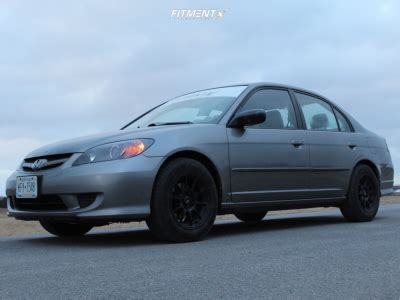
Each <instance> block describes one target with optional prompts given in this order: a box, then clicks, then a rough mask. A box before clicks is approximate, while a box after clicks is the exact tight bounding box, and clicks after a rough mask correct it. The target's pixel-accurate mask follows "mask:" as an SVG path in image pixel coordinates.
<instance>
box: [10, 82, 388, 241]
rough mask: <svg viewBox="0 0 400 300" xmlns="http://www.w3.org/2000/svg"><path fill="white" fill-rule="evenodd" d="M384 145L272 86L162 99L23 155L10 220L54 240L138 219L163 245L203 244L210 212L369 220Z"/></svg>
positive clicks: (382, 173)
mask: <svg viewBox="0 0 400 300" xmlns="http://www.w3.org/2000/svg"><path fill="white" fill-rule="evenodd" d="M393 173H394V171H393V164H392V161H391V156H390V153H389V149H388V147H387V144H386V142H385V139H383V138H382V137H379V136H377V135H376V134H374V133H372V132H370V131H368V130H367V129H365V128H364V127H363V126H362V125H360V124H359V123H358V122H357V121H356V120H355V119H354V118H352V117H351V116H350V115H349V114H347V113H346V112H345V111H344V110H343V109H341V108H340V107H339V106H337V105H335V104H334V103H332V102H331V101H329V100H327V99H326V98H324V97H323V96H321V95H318V94H316V93H313V92H310V91H307V90H304V89H300V88H295V87H290V86H286V85H279V84H270V83H253V84H244V85H235V86H225V87H219V88H213V89H207V90H201V91H197V92H193V93H189V94H186V95H183V96H180V97H177V98H174V99H172V100H170V101H168V102H165V103H163V104H161V105H159V106H157V107H155V108H154V109H152V110H150V111H148V112H147V113H145V114H143V115H141V116H140V117H138V118H137V119H135V120H133V121H132V122H131V123H129V124H128V125H126V126H124V127H123V128H122V129H121V130H118V131H115V132H109V133H104V134H98V135H93V136H88V137H83V138H78V139H74V140H68V141H63V142H59V143H56V144H52V145H48V146H45V147H42V148H40V149H37V150H35V151H33V152H31V153H30V154H28V155H27V156H26V157H25V158H24V160H23V162H22V163H21V166H20V167H19V169H18V170H17V171H16V172H15V173H14V174H12V175H11V177H10V178H9V179H8V181H7V190H6V194H7V197H8V201H7V206H8V214H9V216H11V217H15V218H16V219H19V220H37V221H39V222H40V223H41V224H42V226H43V227H44V228H45V229H46V230H47V231H48V232H50V233H52V234H54V235H58V236H72V235H83V234H85V233H87V232H88V231H89V230H91V229H92V228H93V227H94V226H102V225H106V224H110V223H113V222H130V221H143V220H145V221H146V222H147V224H148V226H149V228H150V229H151V231H152V232H153V233H154V235H155V236H156V237H158V238H160V239H162V240H164V241H173V242H184V241H194V240H198V239H201V238H203V237H204V236H205V235H206V234H207V233H208V232H209V230H210V229H211V227H212V225H213V223H214V220H215V217H216V215H218V214H227V213H233V214H235V215H236V217H237V218H239V219H240V220H242V221H244V222H256V221H260V220H261V219H263V218H264V217H265V215H266V213H267V212H268V211H270V210H281V209H293V208H307V207H319V206H323V207H328V206H334V207H338V208H340V210H341V211H342V213H343V215H344V217H345V218H346V219H347V220H349V221H354V222H364V221H370V220H372V219H373V218H374V217H375V215H376V213H377V211H378V208H379V199H380V197H381V196H382V195H385V194H389V193H391V192H392V191H393Z"/></svg>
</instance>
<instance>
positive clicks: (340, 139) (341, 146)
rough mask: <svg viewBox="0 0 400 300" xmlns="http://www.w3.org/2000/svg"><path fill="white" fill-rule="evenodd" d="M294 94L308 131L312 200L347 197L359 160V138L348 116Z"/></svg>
mask: <svg viewBox="0 0 400 300" xmlns="http://www.w3.org/2000/svg"><path fill="white" fill-rule="evenodd" d="M294 94H295V97H296V99H297V102H298V104H299V106H300V111H301V113H302V117H303V118H304V123H305V126H306V129H307V139H308V142H309V147H310V167H311V176H310V191H311V192H312V194H313V196H312V197H313V198H336V197H343V196H345V194H346V190H347V185H348V182H349V178H350V173H351V169H352V167H353V166H354V163H355V161H356V160H357V158H358V156H359V151H358V146H359V141H358V135H357V134H356V133H354V132H353V130H352V128H351V125H350V123H349V122H348V120H347V119H346V118H345V117H344V115H343V114H342V113H341V112H340V111H338V110H337V109H335V112H334V108H333V107H332V106H331V104H330V103H328V102H327V101H325V100H324V99H322V98H319V97H317V96H314V95H311V94H306V93H302V92H295V93H294ZM336 116H337V117H338V118H336Z"/></svg>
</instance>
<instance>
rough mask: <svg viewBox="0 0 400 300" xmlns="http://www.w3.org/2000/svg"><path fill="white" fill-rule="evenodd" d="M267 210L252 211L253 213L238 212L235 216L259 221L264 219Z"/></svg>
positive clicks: (240, 218)
mask: <svg viewBox="0 0 400 300" xmlns="http://www.w3.org/2000/svg"><path fill="white" fill-rule="evenodd" d="M266 214H267V211H261V212H251V213H236V214H235V217H236V218H238V219H239V220H240V221H243V222H259V221H261V220H262V219H264V217H265V215H266Z"/></svg>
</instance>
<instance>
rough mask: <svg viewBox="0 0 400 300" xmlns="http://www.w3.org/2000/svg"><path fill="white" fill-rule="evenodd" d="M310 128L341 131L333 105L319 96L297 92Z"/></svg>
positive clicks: (297, 97)
mask: <svg viewBox="0 0 400 300" xmlns="http://www.w3.org/2000/svg"><path fill="white" fill-rule="evenodd" d="M295 95H296V99H297V101H298V102H299V104H300V107H301V110H302V111H303V115H304V119H305V121H306V125H307V129H308V130H319V131H339V128H338V125H337V122H336V118H335V115H334V114H333V110H332V107H331V106H330V105H329V104H328V103H326V102H325V101H322V100H320V99H318V98H315V97H311V96H308V95H305V94H301V93H295Z"/></svg>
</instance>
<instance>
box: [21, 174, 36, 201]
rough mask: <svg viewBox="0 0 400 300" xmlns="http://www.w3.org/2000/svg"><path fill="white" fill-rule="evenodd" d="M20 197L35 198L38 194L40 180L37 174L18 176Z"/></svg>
mask: <svg viewBox="0 0 400 300" xmlns="http://www.w3.org/2000/svg"><path fill="white" fill-rule="evenodd" d="M16 196H17V198H18V199H21V198H23V199H26V198H30V199H34V198H37V196H38V180H37V177H36V176H24V177H17V193H16Z"/></svg>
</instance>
